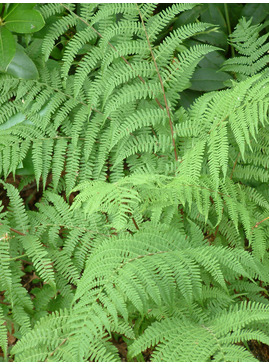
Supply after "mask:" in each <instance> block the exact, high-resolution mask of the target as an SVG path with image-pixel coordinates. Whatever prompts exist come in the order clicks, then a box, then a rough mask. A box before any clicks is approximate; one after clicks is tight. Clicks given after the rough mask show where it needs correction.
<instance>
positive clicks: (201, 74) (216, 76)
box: [190, 67, 231, 91]
mask: <svg viewBox="0 0 269 364" xmlns="http://www.w3.org/2000/svg"><path fill="white" fill-rule="evenodd" d="M230 78H231V76H230V75H229V74H228V73H226V72H217V71H216V69H213V68H204V67H203V68H199V69H198V70H196V71H195V72H194V74H193V76H192V79H191V83H192V86H191V87H190V89H191V90H196V91H214V90H220V89H222V88H224V87H225V86H224V84H223V81H227V80H229V79H230Z"/></svg>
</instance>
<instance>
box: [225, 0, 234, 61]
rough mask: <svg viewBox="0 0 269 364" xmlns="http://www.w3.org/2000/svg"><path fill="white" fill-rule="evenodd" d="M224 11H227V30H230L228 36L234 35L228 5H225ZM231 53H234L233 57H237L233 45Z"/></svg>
mask: <svg viewBox="0 0 269 364" xmlns="http://www.w3.org/2000/svg"><path fill="white" fill-rule="evenodd" d="M224 11H225V17H226V23H227V28H228V35H230V34H231V33H232V29H231V23H230V17H229V11H228V4H224ZM231 53H232V57H235V51H234V47H233V46H232V45H231Z"/></svg>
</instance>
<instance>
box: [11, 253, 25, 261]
mask: <svg viewBox="0 0 269 364" xmlns="http://www.w3.org/2000/svg"><path fill="white" fill-rule="evenodd" d="M24 257H27V254H22V255H18V256H17V257H14V258H10V259H7V260H8V261H11V260H17V259H20V258H24Z"/></svg>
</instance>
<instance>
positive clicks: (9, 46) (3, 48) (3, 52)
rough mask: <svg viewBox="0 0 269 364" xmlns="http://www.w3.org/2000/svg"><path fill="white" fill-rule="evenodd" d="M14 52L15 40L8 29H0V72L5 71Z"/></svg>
mask: <svg viewBox="0 0 269 364" xmlns="http://www.w3.org/2000/svg"><path fill="white" fill-rule="evenodd" d="M15 52H16V45H15V39H14V37H13V35H12V34H11V33H10V31H9V30H8V29H6V28H5V27H0V71H5V70H6V68H7V66H8V65H9V63H10V61H11V60H12V58H13V57H14V55H15Z"/></svg>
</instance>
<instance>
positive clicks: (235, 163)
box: [230, 152, 240, 179]
mask: <svg viewBox="0 0 269 364" xmlns="http://www.w3.org/2000/svg"><path fill="white" fill-rule="evenodd" d="M239 156H240V152H239V153H238V155H237V157H236V159H235V162H234V165H233V169H232V172H231V175H230V179H232V178H233V173H234V170H235V167H236V165H237V161H238V158H239Z"/></svg>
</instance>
